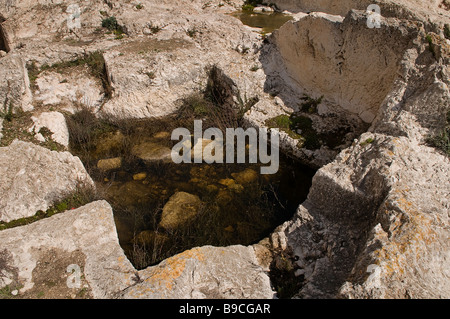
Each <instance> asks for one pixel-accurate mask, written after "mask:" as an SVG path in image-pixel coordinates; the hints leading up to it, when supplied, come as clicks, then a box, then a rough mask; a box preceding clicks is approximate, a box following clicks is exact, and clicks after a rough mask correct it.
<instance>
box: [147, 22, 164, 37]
mask: <svg viewBox="0 0 450 319" xmlns="http://www.w3.org/2000/svg"><path fill="white" fill-rule="evenodd" d="M147 27H148V28H149V29H150V32H151V33H152V34H156V33H158V32H159V31H161V30H162V28H161V27H160V26H158V25H154V24H153V23H151V22H150V23H149V24H148V25H147Z"/></svg>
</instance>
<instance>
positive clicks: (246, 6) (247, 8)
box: [242, 4, 255, 11]
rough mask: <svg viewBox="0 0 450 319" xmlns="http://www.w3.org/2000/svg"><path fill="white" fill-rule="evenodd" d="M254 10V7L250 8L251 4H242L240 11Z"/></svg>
mask: <svg viewBox="0 0 450 319" xmlns="http://www.w3.org/2000/svg"><path fill="white" fill-rule="evenodd" d="M254 9H255V7H254V6H252V5H251V4H244V5H242V10H243V11H253V10H254Z"/></svg>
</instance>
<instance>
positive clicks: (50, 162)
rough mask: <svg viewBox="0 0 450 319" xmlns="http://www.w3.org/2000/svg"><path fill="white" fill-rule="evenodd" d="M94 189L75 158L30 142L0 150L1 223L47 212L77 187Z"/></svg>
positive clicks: (18, 142)
mask: <svg viewBox="0 0 450 319" xmlns="http://www.w3.org/2000/svg"><path fill="white" fill-rule="evenodd" d="M89 186H91V187H92V186H93V181H92V179H91V177H90V176H89V175H88V173H87V172H86V169H85V168H84V166H83V164H82V163H81V161H80V159H79V158H78V157H75V156H73V155H72V154H70V153H69V152H54V151H50V150H48V149H46V148H43V147H40V146H37V145H34V144H32V143H27V142H21V141H17V140H16V141H14V142H13V143H12V144H11V145H10V146H8V147H2V148H0V193H1V194H2V196H1V198H0V220H1V221H4V222H8V221H11V220H15V219H19V218H22V217H29V216H33V215H34V214H36V213H37V212H38V211H39V210H43V211H45V210H47V209H48V208H49V207H50V206H51V205H53V204H55V203H56V201H58V200H62V199H64V197H66V196H69V195H71V194H72V193H74V192H75V191H76V190H77V187H89Z"/></svg>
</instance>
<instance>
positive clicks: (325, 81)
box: [263, 12, 418, 123]
mask: <svg viewBox="0 0 450 319" xmlns="http://www.w3.org/2000/svg"><path fill="white" fill-rule="evenodd" d="M417 37H418V30H417V29H416V28H414V27H413V26H408V25H407V24H401V25H397V24H396V23H394V24H393V23H391V22H389V21H385V22H384V23H383V24H382V29H381V30H375V29H370V28H368V27H367V24H366V19H365V18H364V17H363V15H362V14H361V13H356V12H352V13H350V14H349V15H348V16H347V17H346V18H345V19H344V20H343V19H342V18H340V17H338V16H330V15H326V14H320V13H314V14H310V15H308V16H305V17H304V18H302V19H300V21H298V22H293V23H287V24H285V25H284V26H283V27H282V28H280V30H278V31H276V32H275V33H274V35H273V39H272V41H273V42H272V43H273V48H268V49H269V50H274V51H273V52H272V53H271V54H269V57H265V58H264V59H270V61H283V66H282V70H283V68H284V71H285V72H282V73H281V75H278V74H279V72H280V66H279V65H275V66H274V67H273V68H272V63H270V62H269V61H268V62H267V63H263V65H264V68H265V69H266V73H267V74H269V79H268V81H267V82H266V88H267V89H268V90H271V89H273V87H276V86H277V85H279V84H278V83H280V82H283V83H285V82H286V81H285V80H284V79H291V81H290V82H288V84H289V85H290V86H291V88H292V91H294V92H302V91H303V92H306V93H308V94H309V95H311V96H321V95H323V96H324V99H325V100H327V101H329V102H331V103H333V104H336V105H338V106H339V107H341V108H342V109H344V110H345V111H347V112H350V113H353V114H356V115H358V117H359V118H360V119H362V120H363V121H364V122H367V123H371V122H372V121H373V119H374V118H375V116H376V114H377V113H378V110H379V108H380V105H381V103H382V102H383V100H384V99H385V97H386V95H387V94H388V93H389V92H390V91H391V90H392V86H393V83H394V81H395V80H396V78H397V77H398V73H399V68H400V62H401V60H402V57H403V55H404V53H405V52H406V50H407V49H408V48H410V47H412V46H413V40H414V39H417ZM272 54H273V56H272ZM277 64H279V63H277ZM275 69H276V71H275ZM271 74H276V75H277V76H274V77H273V78H270V75H271ZM325 74H326V76H324V75H325ZM286 95H287V94H286ZM290 95H291V94H289V96H290ZM281 97H282V98H283V96H282V95H281Z"/></svg>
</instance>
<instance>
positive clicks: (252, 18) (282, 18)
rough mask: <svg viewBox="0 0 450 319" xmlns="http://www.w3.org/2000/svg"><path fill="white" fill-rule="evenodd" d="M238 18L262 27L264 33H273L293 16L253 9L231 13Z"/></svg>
mask: <svg viewBox="0 0 450 319" xmlns="http://www.w3.org/2000/svg"><path fill="white" fill-rule="evenodd" d="M231 15H232V16H233V17H236V18H238V19H239V20H241V22H242V23H243V24H245V25H248V26H250V27H253V28H261V29H262V30H261V31H262V32H264V33H271V32H273V31H275V30H276V29H279V28H280V27H281V26H282V25H283V24H285V23H286V22H287V21H289V20H292V16H290V15H287V14H283V13H278V12H275V13H255V12H252V11H245V10H244V11H239V12H235V13H232V14H231Z"/></svg>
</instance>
